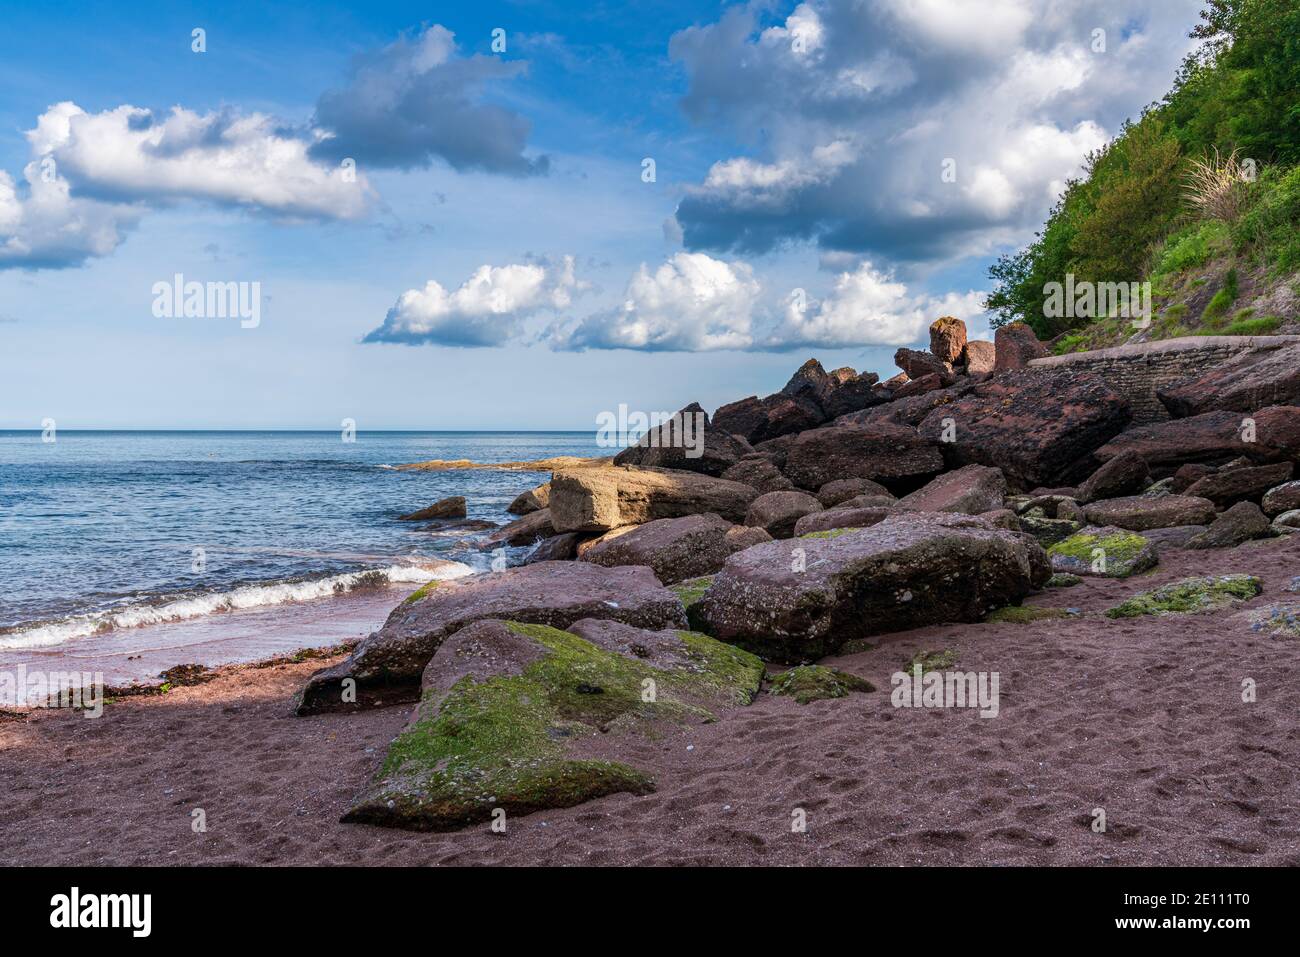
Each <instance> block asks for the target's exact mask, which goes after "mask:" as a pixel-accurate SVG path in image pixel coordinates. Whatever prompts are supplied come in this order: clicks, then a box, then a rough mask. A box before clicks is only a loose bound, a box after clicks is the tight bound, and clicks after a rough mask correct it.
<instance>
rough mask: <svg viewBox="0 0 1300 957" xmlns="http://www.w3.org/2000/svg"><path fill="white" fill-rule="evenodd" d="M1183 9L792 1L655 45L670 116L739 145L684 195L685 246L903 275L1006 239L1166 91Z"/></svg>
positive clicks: (1045, 2)
mask: <svg viewBox="0 0 1300 957" xmlns="http://www.w3.org/2000/svg"><path fill="white" fill-rule="evenodd" d="M1200 6H1201V3H1200V0H1171V2H1169V3H1164V4H1158V5H1146V4H1138V3H1136V2H1135V0H1089V2H1083V0H989V2H986V3H979V4H972V3H969V2H967V0H880V2H877V3H870V4H864V3H857V2H854V0H807V2H804V3H801V4H799V5H798V6H797V7H796V8H795V9H794V11H793V13H791V14H790V15H789V16H788V17H787V18H786V19H785V20H784V21H781V22H778V23H775V24H773V25H769V26H764V25H763V23H762V18H763V15H764V14H765V12H766V10H767V9H768V7H767V5H766V4H764V3H752V4H750V5H748V6H744V7H732V8H729V9H728V10H727V11H726V12H724V14H723V15H722V17H721V18H720V19H719V20H718V21H717V22H715V23H712V24H709V25H706V26H696V27H691V28H689V29H686V30H683V31H681V32H679V33H677V34H676V35H675V36H674V37H673V39H672V41H671V44H670V48H669V49H670V54H671V56H672V57H673V58H674V59H675V60H676V61H678V62H679V63H681V64H682V66H683V67H684V68H685V70H686V73H687V76H688V78H689V89H688V93H687V95H686V97H685V98H684V100H683V102H682V105H683V108H684V109H685V111H686V113H687V115H688V116H689V117H690V118H691V119H692V120H694V121H695V122H697V123H699V124H701V125H705V126H712V127H720V128H726V129H727V130H728V131H729V132H731V133H733V134H734V135H736V136H738V137H740V138H741V139H742V140H743V141H748V142H750V143H752V144H753V146H754V149H753V150H752V155H747V156H742V157H735V158H731V159H723V160H721V161H719V162H718V163H716V164H715V165H714V166H713V167H712V168H711V169H710V170H709V172H708V174H707V175H706V177H705V178H704V180H703V181H702V182H700V183H698V184H696V185H694V186H693V187H690V188H688V190H687V192H686V195H685V196H684V197H683V199H682V200H681V202H680V204H679V205H678V208H677V212H676V219H677V223H678V226H679V227H680V229H681V233H682V236H683V242H684V245H685V246H686V248H688V249H691V250H714V251H726V250H731V251H737V252H765V251H767V250H770V249H773V248H775V247H778V246H780V245H782V244H785V243H789V242H792V241H799V240H813V241H816V242H817V243H818V244H819V245H820V246H821V248H823V249H824V250H832V251H835V250H839V251H851V252H854V253H867V254H872V255H874V256H877V257H879V258H883V259H886V260H890V261H903V260H907V261H922V260H932V259H936V258H955V257H956V256H959V255H964V254H974V253H983V252H987V251H988V250H989V249H990V248H991V247H992V246H993V245H995V244H997V243H1000V242H1005V241H1007V240H1008V239H1011V238H1018V237H1020V236H1021V235H1023V234H1024V233H1027V231H1028V230H1029V229H1030V228H1032V227H1033V226H1036V225H1037V224H1039V223H1041V221H1042V218H1043V216H1044V214H1045V213H1046V211H1047V209H1048V208H1049V207H1050V205H1051V203H1052V201H1053V199H1054V198H1055V196H1056V195H1058V194H1059V192H1060V190H1061V189H1062V188H1063V187H1064V185H1065V182H1066V180H1067V178H1069V177H1070V176H1073V175H1077V174H1078V173H1079V172H1080V170H1081V167H1082V161H1083V159H1084V156H1085V154H1086V153H1087V152H1088V151H1089V150H1091V149H1095V148H1097V147H1099V146H1101V145H1102V144H1103V143H1104V142H1105V140H1106V139H1107V136H1108V135H1111V134H1113V133H1114V131H1116V130H1117V129H1118V127H1119V124H1120V123H1121V122H1122V120H1123V119H1124V118H1125V117H1127V116H1129V115H1132V114H1134V113H1136V112H1137V111H1138V110H1140V109H1141V108H1142V107H1143V106H1145V105H1146V104H1147V103H1149V102H1151V101H1152V100H1154V99H1156V98H1158V97H1159V96H1160V95H1161V94H1162V93H1163V92H1164V91H1165V90H1166V89H1167V88H1168V85H1169V82H1170V77H1171V76H1172V75H1173V73H1174V71H1175V68H1176V67H1177V65H1178V63H1179V61H1180V60H1181V58H1182V57H1183V55H1184V54H1185V53H1186V52H1187V51H1188V50H1189V49H1190V44H1191V42H1192V41H1190V40H1188V39H1187V38H1186V34H1187V31H1188V28H1189V27H1190V26H1191V25H1192V24H1193V23H1194V22H1195V21H1196V13H1197V11H1198V9H1199V8H1200ZM1094 30H1104V31H1105V50H1104V51H1095V50H1094V49H1093V41H1094V32H1093V31H1094ZM949 160H951V161H952V162H951V164H948V165H947V166H945V161H949ZM945 169H949V170H952V171H953V172H955V178H954V177H948V178H945V177H944V175H943V174H944V171H945Z"/></svg>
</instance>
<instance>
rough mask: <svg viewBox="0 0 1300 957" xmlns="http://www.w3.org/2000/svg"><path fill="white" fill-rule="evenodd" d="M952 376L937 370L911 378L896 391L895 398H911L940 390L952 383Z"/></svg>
mask: <svg viewBox="0 0 1300 957" xmlns="http://www.w3.org/2000/svg"><path fill="white" fill-rule="evenodd" d="M952 383H953V378H952V376H943V375H939V374H938V373H937V372H931V373H930V374H928V375H923V376H921V377H920V378H917V379H909V380H908V381H907V382H905V383H903V385H902V386H901V387H900V388H899V389H898V391H896V392H895V393H894V398H895V399H910V398H912V397H914V396H918V395H925V394H926V393H928V392H939V391H942V390H943V389H946V388H948V386H950V385H952Z"/></svg>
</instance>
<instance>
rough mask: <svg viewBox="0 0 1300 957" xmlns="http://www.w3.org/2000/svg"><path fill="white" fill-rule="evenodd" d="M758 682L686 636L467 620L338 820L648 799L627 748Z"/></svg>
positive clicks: (730, 651) (393, 822)
mask: <svg viewBox="0 0 1300 957" xmlns="http://www.w3.org/2000/svg"><path fill="white" fill-rule="evenodd" d="M762 680H763V663H762V662H761V661H759V660H758V659H757V658H755V657H754V656H752V655H749V654H746V653H745V652H743V651H741V650H740V649H738V648H733V647H731V646H729V645H724V644H722V643H721V642H718V641H714V640H713V639H712V638H709V637H707V636H705V635H699V634H693V633H691V632H681V631H649V630H644V629H640V628H633V627H629V626H627V625H623V624H619V623H616V622H610V621H595V620H582V621H578V622H576V623H574V624H573V625H572V626H571V628H570V630H569V631H561V630H559V629H557V628H552V627H547V626H545V625H537V624H523V623H519V622H514V621H479V622H475V623H474V624H471V625H469V626H467V627H465V628H462V629H461V630H460V631H458V632H457V633H456V634H455V635H453V636H451V637H450V638H449V639H448V640H447V641H446V642H445V643H444V644H443V645H442V646H441V647H440V648H439V649H438V651H437V653H436V654H435V655H434V656H433V659H432V660H431V661H430V662H429V665H428V667H427V668H426V669H425V670H424V674H423V678H422V682H421V695H420V704H419V706H418V707H417V708H416V709H415V712H414V714H413V715H412V717H411V720H410V722H409V723H408V724H407V726H406V727H405V729H403V730H402V732H401V733H400V734H399V735H398V736H397V738H396V739H394V741H393V743H392V745H391V747H390V748H389V751H388V755H387V757H386V759H385V761H384V763H383V766H382V767H381V768H380V770H379V772H378V773H377V774H376V775H375V779H374V781H373V782H372V783H371V784H370V786H369V787H367V788H366V790H365V791H364V792H363V793H362V794H361V795H360V796H358V797H357V799H356V800H355V801H354V802H353V803H352V805H351V806H350V807H349V808H348V810H347V812H346V813H345V814H344V815H343V821H345V822H349V823H364V824H377V825H381V826H385V827H398V828H404V829H408V830H417V831H446V830H452V829H455V828H459V827H464V826H466V825H469V824H474V823H477V822H480V821H486V820H489V819H490V818H491V817H492V815H493V814H494V813H495V812H496V810H497V809H500V810H502V811H504V812H505V813H506V814H507V815H524V814H529V813H531V812H534V811H540V810H544V809H548V808H563V807H572V806H574V805H576V804H581V803H582V802H584V801H588V800H591V799H593V798H598V797H603V796H605V795H607V794H615V793H619V792H628V793H632V794H646V793H649V792H651V791H653V790H654V786H655V784H654V777H653V776H652V774H651V773H650V772H649V771H647V770H644V769H642V768H638V767H637V766H636V763H637V761H636V759H635V758H634V757H633V755H635V754H637V753H638V748H637V747H633V746H632V745H634V744H636V745H640V748H642V749H643V748H644V746H645V744H646V742H647V741H648V740H651V739H652V738H653V737H654V736H655V735H656V734H658V733H660V730H661V729H667V728H670V727H672V726H674V725H682V724H687V723H696V722H699V721H702V720H703V721H708V720H713V719H715V718H716V717H717V716H719V715H720V714H721V713H723V712H725V711H727V710H729V709H732V708H736V707H742V706H744V705H746V704H748V703H749V702H750V701H751V700H752V699H753V697H754V696H755V695H756V694H757V693H758V689H759V686H760V684H761V683H762ZM646 687H654V689H655V694H654V695H653V696H650V700H646V697H647V696H646V695H645V694H644V690H645V688H646ZM589 742H599V753H593V752H592V751H591V749H590V748H589Z"/></svg>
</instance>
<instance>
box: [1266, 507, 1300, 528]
mask: <svg viewBox="0 0 1300 957" xmlns="http://www.w3.org/2000/svg"><path fill="white" fill-rule="evenodd" d="M1273 527H1274V528H1275V529H1276V528H1278V527H1281V528H1300V508H1293V509H1291V510H1290V511H1289V512H1283V513H1282V514H1281V515H1279V516H1278V517H1277V518H1275V519H1273Z"/></svg>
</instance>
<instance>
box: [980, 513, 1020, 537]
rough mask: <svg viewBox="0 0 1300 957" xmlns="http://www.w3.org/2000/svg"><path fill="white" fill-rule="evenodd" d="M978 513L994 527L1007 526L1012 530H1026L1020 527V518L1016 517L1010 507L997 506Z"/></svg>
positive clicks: (1007, 528) (1008, 529) (1006, 527)
mask: <svg viewBox="0 0 1300 957" xmlns="http://www.w3.org/2000/svg"><path fill="white" fill-rule="evenodd" d="M978 515H979V517H980V518H982V519H984V521H986V522H988V523H989V524H990V525H992V526H993V527H994V528H1005V529H1006V530H1007V531H1010V532H1021V531H1024V529H1022V528H1021V527H1020V520H1019V519H1018V518H1016V513H1015V512H1013V511H1011V509H1009V508H995V509H992V510H991V511H988V512H979V513H978Z"/></svg>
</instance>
